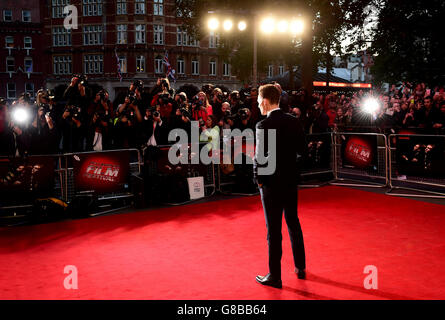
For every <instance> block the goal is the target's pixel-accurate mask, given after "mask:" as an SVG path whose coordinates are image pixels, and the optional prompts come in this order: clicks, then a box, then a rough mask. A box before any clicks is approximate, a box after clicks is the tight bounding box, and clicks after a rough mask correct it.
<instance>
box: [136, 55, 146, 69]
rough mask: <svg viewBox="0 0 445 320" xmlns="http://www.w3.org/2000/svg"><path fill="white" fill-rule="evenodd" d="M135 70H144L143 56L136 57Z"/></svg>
mask: <svg viewBox="0 0 445 320" xmlns="http://www.w3.org/2000/svg"><path fill="white" fill-rule="evenodd" d="M136 72H139V73H142V72H145V57H144V56H137V57H136Z"/></svg>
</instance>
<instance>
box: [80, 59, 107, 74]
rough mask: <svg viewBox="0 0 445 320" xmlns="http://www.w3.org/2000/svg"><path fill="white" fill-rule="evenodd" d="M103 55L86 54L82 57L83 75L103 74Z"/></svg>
mask: <svg viewBox="0 0 445 320" xmlns="http://www.w3.org/2000/svg"><path fill="white" fill-rule="evenodd" d="M103 60H104V58H103V55H101V54H87V55H85V56H84V60H83V61H84V65H83V66H84V68H83V69H84V73H86V74H100V73H103V70H104V63H103Z"/></svg>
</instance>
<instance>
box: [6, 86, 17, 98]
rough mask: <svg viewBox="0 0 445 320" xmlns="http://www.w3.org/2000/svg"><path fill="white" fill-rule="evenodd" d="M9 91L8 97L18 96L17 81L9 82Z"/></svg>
mask: <svg viewBox="0 0 445 320" xmlns="http://www.w3.org/2000/svg"><path fill="white" fill-rule="evenodd" d="M7 91H8V92H7V96H8V99H15V98H16V91H15V83H8V85H7Z"/></svg>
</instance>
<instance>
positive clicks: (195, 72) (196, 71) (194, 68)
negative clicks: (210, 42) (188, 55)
mask: <svg viewBox="0 0 445 320" xmlns="http://www.w3.org/2000/svg"><path fill="white" fill-rule="evenodd" d="M192 75H199V61H198V60H196V59H193V60H192Z"/></svg>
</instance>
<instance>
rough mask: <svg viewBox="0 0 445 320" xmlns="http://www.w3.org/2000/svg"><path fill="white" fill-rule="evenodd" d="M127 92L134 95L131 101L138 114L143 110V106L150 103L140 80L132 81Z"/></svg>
mask: <svg viewBox="0 0 445 320" xmlns="http://www.w3.org/2000/svg"><path fill="white" fill-rule="evenodd" d="M129 94H130V95H131V96H133V97H134V99H133V101H132V103H133V105H135V106H136V107H137V108H138V110H139V113H140V114H143V113H144V112H145V107H146V106H148V105H149V103H150V97H149V95H148V94H146V93H145V92H144V83H143V82H142V80H136V81H134V82H133V83H132V84H131V85H130V88H129Z"/></svg>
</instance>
